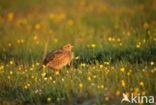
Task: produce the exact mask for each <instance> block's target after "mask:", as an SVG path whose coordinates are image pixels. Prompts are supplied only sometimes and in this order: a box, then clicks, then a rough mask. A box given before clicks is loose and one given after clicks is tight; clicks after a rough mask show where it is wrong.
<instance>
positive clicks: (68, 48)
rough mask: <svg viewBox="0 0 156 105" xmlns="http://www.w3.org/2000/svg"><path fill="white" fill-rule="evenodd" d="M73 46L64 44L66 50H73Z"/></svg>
mask: <svg viewBox="0 0 156 105" xmlns="http://www.w3.org/2000/svg"><path fill="white" fill-rule="evenodd" d="M72 48H73V46H72V45H71V44H66V45H65V46H63V49H64V50H66V51H71V50H72Z"/></svg>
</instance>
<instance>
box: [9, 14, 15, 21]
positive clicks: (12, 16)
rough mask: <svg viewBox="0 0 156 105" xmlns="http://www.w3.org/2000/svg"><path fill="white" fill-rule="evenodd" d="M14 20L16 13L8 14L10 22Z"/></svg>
mask: <svg viewBox="0 0 156 105" xmlns="http://www.w3.org/2000/svg"><path fill="white" fill-rule="evenodd" d="M13 18H14V13H13V12H9V13H8V21H12V20H13Z"/></svg>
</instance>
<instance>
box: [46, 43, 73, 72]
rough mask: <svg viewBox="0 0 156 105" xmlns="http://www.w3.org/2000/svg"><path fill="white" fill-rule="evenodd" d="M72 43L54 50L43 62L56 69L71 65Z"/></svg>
mask: <svg viewBox="0 0 156 105" xmlns="http://www.w3.org/2000/svg"><path fill="white" fill-rule="evenodd" d="M72 47H73V46H72V45H71V44H67V45H65V46H63V48H60V49H58V50H56V51H54V52H50V53H49V54H47V56H46V57H45V58H44V61H43V64H44V65H45V66H47V67H49V68H52V69H54V70H60V69H62V68H63V67H64V66H66V65H70V63H71V61H72V59H73V53H72Z"/></svg>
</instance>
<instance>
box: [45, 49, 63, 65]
mask: <svg viewBox="0 0 156 105" xmlns="http://www.w3.org/2000/svg"><path fill="white" fill-rule="evenodd" d="M62 52H63V50H62V49H59V50H56V51H55V52H50V53H49V54H47V56H46V57H45V58H44V60H43V64H44V65H46V64H47V63H49V62H50V61H52V60H55V59H57V58H58V57H60V55H61V54H62Z"/></svg>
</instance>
